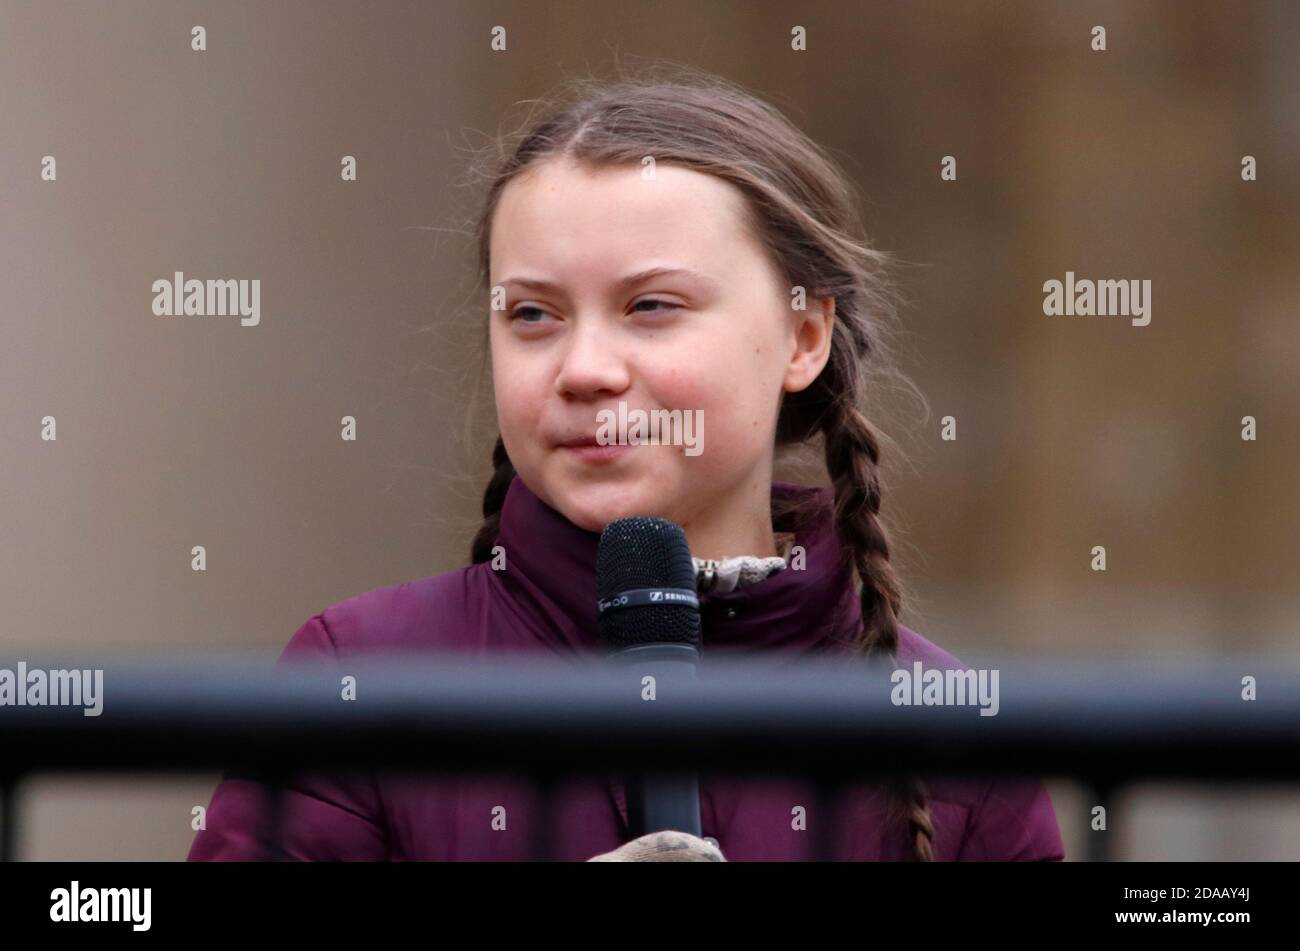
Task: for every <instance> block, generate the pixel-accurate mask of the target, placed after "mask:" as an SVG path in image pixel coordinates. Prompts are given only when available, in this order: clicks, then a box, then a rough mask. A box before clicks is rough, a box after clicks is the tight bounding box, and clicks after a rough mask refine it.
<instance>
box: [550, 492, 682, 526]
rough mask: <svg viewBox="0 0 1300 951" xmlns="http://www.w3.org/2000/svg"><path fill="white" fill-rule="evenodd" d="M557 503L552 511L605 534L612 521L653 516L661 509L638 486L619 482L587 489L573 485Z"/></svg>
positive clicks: (558, 497)
mask: <svg viewBox="0 0 1300 951" xmlns="http://www.w3.org/2000/svg"><path fill="white" fill-rule="evenodd" d="M556 502H557V503H558V504H557V505H553V506H552V508H554V509H555V510H556V511H558V512H559V513H560V514H562V515H563V516H564V517H565V518H567V519H568V520H569V521H570V522H572V523H573V524H574V525H577V526H578V527H579V528H582V529H585V530H587V531H589V532H601V531H604V530H605V526H606V525H608V524H609V523H610V522H612V521H614V520H615V519H619V518H626V517H628V516H630V515H653V514H655V511H656V510H657V508H658V506H656V505H655V504H654V503H653V502H652V501H651V500H650V499H649V498H647V496H646V494H645V492H644V491H643V490H641V489H640V488H639V487H638V486H636V485H635V484H620V483H617V482H609V483H606V484H604V485H600V484H592V485H585V486H584V485H574V484H573V483H572V482H570V483H569V484H568V485H566V486H565V487H564V488H563V489H562V490H561V491H560V492H559V493H558V494H557V496H556Z"/></svg>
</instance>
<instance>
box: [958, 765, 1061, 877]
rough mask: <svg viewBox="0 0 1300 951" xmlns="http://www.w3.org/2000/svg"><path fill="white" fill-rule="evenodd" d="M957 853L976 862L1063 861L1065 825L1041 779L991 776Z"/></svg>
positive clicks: (964, 859) (967, 859) (960, 857)
mask: <svg viewBox="0 0 1300 951" xmlns="http://www.w3.org/2000/svg"><path fill="white" fill-rule="evenodd" d="M957 858H958V860H960V861H976V862H978V861H992V862H1059V861H1063V860H1064V859H1065V846H1064V844H1063V843H1062V842H1061V828H1060V825H1059V824H1058V823H1057V821H1056V811H1055V809H1053V808H1052V799H1051V796H1049V795H1048V792H1047V788H1046V787H1045V786H1044V785H1043V784H1042V782H1040V781H1039V780H1029V779H998V780H994V781H991V782H990V783H989V785H988V788H987V790H986V791H985V794H984V796H983V797H982V798H981V799H980V801H979V804H978V805H977V806H976V807H975V809H974V811H973V812H972V813H971V817H970V821H969V823H968V824H967V827H966V833H965V835H964V836H963V838H962V844H961V849H960V851H959V853H958V855H957Z"/></svg>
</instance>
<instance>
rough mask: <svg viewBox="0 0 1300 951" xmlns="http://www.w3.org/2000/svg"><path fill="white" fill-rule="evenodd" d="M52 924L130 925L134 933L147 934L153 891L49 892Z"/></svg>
mask: <svg viewBox="0 0 1300 951" xmlns="http://www.w3.org/2000/svg"><path fill="white" fill-rule="evenodd" d="M50 902H51V904H50V921H129V922H131V923H132V924H131V930H132V931H148V930H149V924H150V921H151V918H152V915H151V907H152V905H153V889H152V888H82V887H81V883H80V882H78V881H76V880H73V882H72V887H71V888H56V889H54V891H52V892H50Z"/></svg>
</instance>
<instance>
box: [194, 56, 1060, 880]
mask: <svg viewBox="0 0 1300 951" xmlns="http://www.w3.org/2000/svg"><path fill="white" fill-rule="evenodd" d="M570 92H571V93H574V94H575V95H572V96H570V97H569V99H568V101H564V102H561V103H559V104H557V105H555V106H554V107H553V108H552V109H551V111H550V112H549V113H548V114H547V115H545V116H543V117H542V118H540V119H538V120H537V121H536V122H535V123H534V124H533V125H532V126H531V127H530V128H528V129H527V130H525V132H524V133H523V135H522V137H521V138H520V139H519V141H518V143H517V145H516V146H515V147H514V148H513V150H510V151H508V152H506V153H503V160H502V161H500V162H499V163H498V165H497V168H496V169H495V171H494V173H493V178H492V179H491V182H490V187H489V189H488V192H487V197H486V202H485V207H484V208H483V211H482V216H481V219H480V221H479V225H478V230H477V238H478V243H479V247H478V253H479V263H480V267H481V278H482V280H483V282H484V285H485V288H484V289H485V290H486V291H488V293H489V294H490V295H491V309H490V311H489V313H488V318H487V319H488V334H489V345H490V351H491V360H492V370H493V381H494V388H495V399H496V409H497V419H498V422H499V425H500V433H501V434H500V438H499V439H498V440H497V443H496V447H495V450H494V453H493V461H494V464H495V467H496V471H495V473H494V474H493V476H492V478H491V480H490V482H489V484H488V486H487V490H486V493H485V495H484V504H483V510H484V516H485V519H484V522H483V525H482V528H481V529H480V530H479V532H478V535H477V537H476V538H475V539H474V542H473V551H472V558H473V564H471V565H470V566H468V567H466V568H463V569H460V570H457V571H452V572H449V573H446V574H443V575H439V576H437V577H433V578H426V579H424V580H421V581H415V582H411V583H408V584H401V585H397V586H394V587H389V588H384V589H381V590H378V591H372V592H369V593H367V594H364V595H361V596H359V597H356V598H352V599H350V600H348V601H344V602H342V603H340V604H337V605H334V606H333V607H330V608H328V609H326V610H325V611H323V612H321V613H320V614H317V615H315V616H314V617H312V618H310V619H308V620H307V621H306V622H305V623H304V624H303V626H302V627H301V628H300V629H299V630H298V632H297V633H296V634H295V635H294V637H293V639H292V640H291V641H290V643H289V645H288V647H287V648H286V649H285V652H284V655H283V657H282V663H283V662H287V661H289V660H290V659H293V658H298V657H307V656H316V657H331V658H336V659H338V660H339V661H340V662H345V661H347V660H348V659H350V658H352V657H355V656H357V655H359V654H362V653H368V652H392V651H402V650H415V649H423V648H429V649H455V650H465V651H471V652H488V651H491V652H494V653H495V652H499V651H504V650H521V649H527V650H541V651H548V650H554V651H559V652H562V653H563V652H571V651H588V650H593V651H594V650H598V649H599V648H600V638H599V630H598V624H597V615H596V605H595V598H594V592H595V582H594V578H595V562H596V551H597V545H598V542H599V537H600V532H601V530H602V529H603V528H604V526H605V525H607V524H608V523H609V522H610V521H612V520H614V519H616V518H620V517H623V516H627V515H658V516H660V517H663V518H667V519H671V520H672V521H674V522H676V523H677V524H678V525H680V526H682V528H683V530H684V532H685V534H686V537H687V541H688V542H689V545H690V548H691V553H692V555H693V556H694V557H695V559H696V566H697V570H698V576H697V577H698V581H699V587H700V591H701V618H702V631H703V634H702V651H703V653H704V655H705V656H706V657H707V656H710V655H716V654H718V653H720V652H726V651H739V650H761V651H782V652H789V653H792V654H800V653H807V652H812V651H818V652H825V651H830V652H834V651H840V652H844V653H845V654H846V655H850V656H851V655H852V654H854V653H857V654H867V655H872V656H877V655H880V656H884V657H889V658H893V659H894V660H895V661H896V663H897V664H898V665H899V666H900V667H905V668H909V669H910V668H911V665H912V663H913V662H914V661H918V660H919V661H921V662H922V664H923V666H924V667H926V668H932V667H938V668H957V667H962V666H964V665H962V664H961V662H960V661H959V660H958V659H957V658H955V657H953V656H952V655H951V654H948V653H946V652H944V651H943V650H941V649H939V648H938V647H936V646H935V645H933V644H931V643H930V642H928V641H927V640H925V639H924V638H923V637H921V636H920V635H919V634H917V633H915V632H914V631H911V630H909V629H908V628H906V627H904V626H903V625H901V624H900V623H899V615H900V613H901V610H902V594H901V588H900V583H899V580H898V578H897V577H896V575H895V572H894V569H893V567H892V566H891V564H890V560H889V542H888V538H887V534H886V532H885V530H884V527H883V525H882V522H881V516H880V505H881V485H880V476H879V468H878V467H879V463H880V451H879V437H878V435H877V433H876V431H875V429H874V428H873V427H872V425H871V424H870V423H869V422H868V419H867V416H866V415H865V410H866V407H865V406H864V403H865V387H866V385H867V382H868V379H869V377H868V373H869V372H870V371H872V370H875V369H879V368H880V367H882V366H883V365H884V364H883V357H884V350H883V339H882V332H883V327H884V321H886V320H888V319H889V318H890V317H891V316H892V315H893V310H892V308H891V303H890V301H891V295H890V293H889V290H888V285H887V284H886V282H885V278H884V275H883V268H884V265H885V264H886V263H887V261H886V258H885V256H884V255H883V254H881V253H880V252H877V251H875V250H873V249H871V248H870V247H869V246H868V245H867V243H866V241H865V239H864V237H863V233H862V227H861V224H860V220H859V217H858V213H857V208H856V204H855V197H854V195H855V192H854V189H853V187H852V186H851V184H850V182H849V181H848V180H847V179H846V178H845V176H844V175H843V174H842V173H841V172H840V171H839V170H838V169H837V168H836V166H835V165H834V164H833V163H832V162H831V161H830V160H829V159H828V158H827V157H826V155H825V154H824V153H823V152H822V151H821V150H820V149H819V148H818V147H817V146H815V145H814V144H813V143H812V142H811V141H809V139H808V138H807V137H806V136H804V135H803V134H802V133H801V132H800V131H799V130H797V129H796V128H795V127H794V126H793V125H792V124H791V123H790V122H789V121H788V120H786V119H785V118H784V117H783V116H782V115H781V114H780V113H779V112H777V111H776V110H775V109H773V108H772V107H771V106H769V105H767V104H765V103H763V102H761V101H759V100H758V99H756V98H754V97H753V96H751V95H749V94H747V93H746V92H744V91H743V90H741V89H739V88H736V87H735V86H734V85H732V84H730V83H728V82H726V81H724V80H720V79H717V78H715V77H710V76H707V75H704V74H701V73H698V72H695V71H692V70H687V69H678V70H677V71H676V72H675V73H673V74H670V75H667V76H663V75H651V74H647V75H646V76H644V77H641V78H637V79H625V80H622V81H619V82H617V83H614V84H609V85H605V84H600V83H597V82H594V81H590V80H585V81H580V82H577V83H574V84H572V85H571V86H570ZM620 405H623V406H624V409H625V410H628V411H635V410H640V411H645V412H650V411H653V410H673V409H676V410H680V411H682V415H685V414H688V413H689V414H692V416H693V418H694V419H696V420H698V421H700V422H702V423H703V424H704V425H703V426H702V427H698V428H697V430H696V432H695V433H694V436H695V439H696V445H695V446H694V447H687V446H684V445H681V444H676V445H674V444H672V441H671V440H663V441H660V442H658V443H656V444H649V443H644V442H641V443H637V444H634V445H621V446H606V445H595V443H596V442H597V439H596V436H597V433H598V430H599V429H600V422H599V421H600V420H601V419H602V418H604V417H602V416H600V415H598V414H601V413H603V412H606V411H609V412H613V413H614V414H615V415H617V412H618V410H619V407H620ZM818 436H820V437H821V438H820V442H821V445H822V446H823V452H824V458H825V463H826V468H827V471H828V473H829V476H830V481H831V483H832V485H831V487H830V488H825V489H823V488H816V487H810V486H801V485H795V484H790V483H785V482H774V481H773V466H774V459H775V456H776V452H777V450H778V449H784V448H787V447H796V448H797V447H798V446H800V445H802V444H804V443H805V442H807V441H810V440H813V439H814V438H816V437H818ZM688 449H689V451H688ZM494 549H496V551H497V552H500V553H504V556H505V565H506V567H505V570H494V566H493V564H492V562H493V561H494V560H495V559H494V557H493V555H494ZM792 553H798V555H799V563H798V564H795V563H794V561H793V560H792ZM261 792H262V790H260V789H259V787H257V786H256V785H255V784H254V783H252V782H250V781H247V780H243V779H239V778H236V777H233V776H230V777H227V778H225V779H224V780H223V782H222V784H221V785H220V786H219V787H218V789H217V791H216V793H215V795H214V797H213V800H212V803H211V807H210V809H209V811H208V815H207V827H206V829H205V830H204V831H202V832H200V833H199V834H198V836H197V838H196V839H195V842H194V845H193V848H192V849H191V852H190V856H189V857H190V859H192V860H200V859H232V858H250V857H257V856H258V855H260V854H261V852H260V844H259V835H261V834H262V833H261V831H260V830H261V829H263V828H264V827H263V826H262V825H261V823H262V822H263V818H262V807H263V802H264V800H263V798H262V796H261ZM700 792H701V820H702V832H703V836H704V837H707V838H708V839H710V840H712V841H713V842H716V844H717V847H718V849H720V850H721V853H722V854H723V855H724V856H725V858H726V860H728V861H736V860H755V859H780V860H803V859H808V858H811V857H813V856H814V851H813V849H814V844H813V843H814V838H815V832H816V831H817V830H818V829H826V828H827V826H829V829H830V832H831V834H830V836H829V840H830V841H831V842H832V843H833V846H834V850H835V851H834V854H833V856H832V857H834V858H838V859H847V860H875V859H918V860H934V859H941V860H944V859H947V860H951V859H1021V860H1035V859H1062V858H1063V857H1064V855H1063V848H1062V844H1061V837H1060V832H1059V829H1058V826H1057V821H1056V816H1055V814H1054V812H1053V809H1052V805H1051V802H1050V800H1049V798H1048V795H1047V792H1046V790H1045V789H1044V787H1043V786H1042V784H1041V783H1039V782H1038V781H1035V780H1024V781H1019V780H1016V781H1011V780H998V781H988V780H980V781H972V780H963V781H955V780H954V781H933V782H931V783H929V784H928V785H923V784H922V783H921V782H920V781H919V780H916V779H908V780H904V781H902V782H901V783H898V784H894V785H892V786H889V787H887V788H876V787H867V786H863V787H857V788H850V789H846V790H843V791H842V793H841V794H840V795H838V796H835V797H831V799H830V800H829V801H828V802H827V803H826V804H825V805H824V806H823V805H819V804H818V800H817V799H816V796H815V790H814V789H813V788H812V786H811V785H810V784H809V783H803V782H796V781H785V780H782V781H775V780H773V781H757V780H753V779H743V778H731V777H728V776H725V775H717V776H714V775H707V774H706V775H701V777H700ZM549 805H550V806H551V809H552V812H551V813H550V815H551V819H552V822H553V827H552V828H553V833H554V834H553V835H552V836H551V841H553V842H555V843H556V846H557V848H558V850H559V854H558V855H556V856H553V857H556V858H560V859H568V860H579V861H582V860H590V859H593V858H596V857H599V858H600V859H601V860H604V861H608V860H618V859H620V858H629V859H632V860H635V859H637V858H638V857H643V856H647V855H649V856H651V857H655V856H657V857H660V858H662V857H667V856H668V854H669V853H670V852H672V851H675V849H674V844H673V843H669V844H667V845H665V846H664V848H663V849H661V850H656V849H655V848H648V849H641V850H640V851H636V850H629V849H628V848H622V850H621V851H620V848H621V847H623V843H625V842H627V840H628V839H629V838H630V835H629V833H628V821H627V802H626V798H625V795H624V790H623V788H622V785H621V784H620V783H619V782H617V781H605V780H603V779H601V778H591V777H586V778H576V779H573V780H572V781H570V782H569V783H567V784H565V785H563V786H562V788H561V789H559V790H554V791H553V798H552V799H551V800H550V802H549ZM282 810H283V811H282V822H283V825H282V835H283V843H284V848H285V851H286V852H287V853H288V855H289V856H291V857H294V858H302V859H395V860H396V859H408V860H409V859H419V860H425V859H432V860H459V859H523V858H528V857H530V851H529V850H530V848H531V844H532V843H533V842H534V841H535V833H536V828H535V825H536V821H534V820H537V821H540V820H538V819H537V817H539V816H540V815H542V814H543V813H542V808H541V802H540V799H539V793H538V790H537V789H536V788H534V787H532V786H531V785H530V784H529V783H528V782H527V781H526V780H523V779H520V778H518V777H507V776H499V777H481V778H478V777H476V778H473V779H465V778H459V777H451V778H448V777H436V778H429V777H422V776H392V775H383V774H368V775H365V776H349V777H328V778H327V777H312V778H309V779H301V780H299V781H298V782H297V784H296V785H295V786H294V787H292V789H291V790H290V791H289V792H287V793H286V795H285V801H284V803H283V807H282ZM823 810H824V811H823ZM796 817H802V818H796ZM824 824H826V825H824ZM691 839H693V840H694V841H693V842H687V840H691ZM674 843H687V844H689V845H691V846H692V847H696V846H699V849H698V851H699V852H700V854H701V855H702V856H703V855H704V851H705V850H706V849H707V848H708V847H707V846H703V845H702V842H701V840H699V839H694V837H680V838H677V839H674ZM641 845H644V843H641Z"/></svg>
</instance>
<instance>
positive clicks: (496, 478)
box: [470, 436, 515, 565]
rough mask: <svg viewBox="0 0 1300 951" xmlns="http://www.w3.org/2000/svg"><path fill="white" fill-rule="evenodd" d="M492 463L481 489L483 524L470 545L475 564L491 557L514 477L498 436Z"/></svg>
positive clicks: (513, 468) (512, 469)
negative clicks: (491, 468)
mask: <svg viewBox="0 0 1300 951" xmlns="http://www.w3.org/2000/svg"><path fill="white" fill-rule="evenodd" d="M492 465H493V466H495V467H496V468H495V470H494V471H493V472H492V478H491V479H489V480H488V484H487V488H486V489H485V490H484V491H483V524H482V525H480V526H479V529H478V533H477V534H476V535H475V536H474V542H473V544H471V545H470V560H471V562H472V563H473V564H476V565H477V564H479V563H480V562H484V561H487V560H488V559H489V558H491V557H492V546H493V545H495V544H496V541H497V534H498V532H499V531H500V530H501V509H502V507H503V506H504V505H505V504H506V490H507V489H509V488H510V480H511V479H513V478H514V477H515V465H514V463H513V462H511V461H510V457H509V456H508V455H507V454H506V443H505V440H504V439H502V438H501V437H500V436H498V437H497V444H496V446H494V447H493V449H492Z"/></svg>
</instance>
